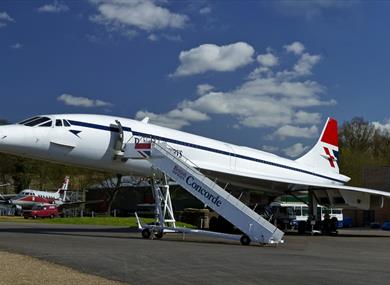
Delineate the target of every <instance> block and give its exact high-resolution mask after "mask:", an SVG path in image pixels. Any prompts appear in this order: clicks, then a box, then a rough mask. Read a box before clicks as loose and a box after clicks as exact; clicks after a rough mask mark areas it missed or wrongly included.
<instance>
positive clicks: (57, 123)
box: [56, 119, 62, 127]
mask: <svg viewBox="0 0 390 285" xmlns="http://www.w3.org/2000/svg"><path fill="white" fill-rule="evenodd" d="M56 127H62V121H61V120H58V119H57V120H56Z"/></svg>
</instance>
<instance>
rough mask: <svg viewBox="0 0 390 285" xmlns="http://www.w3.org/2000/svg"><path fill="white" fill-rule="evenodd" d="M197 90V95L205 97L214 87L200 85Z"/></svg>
mask: <svg viewBox="0 0 390 285" xmlns="http://www.w3.org/2000/svg"><path fill="white" fill-rule="evenodd" d="M196 89H197V90H196V93H198V94H199V95H204V94H206V93H208V92H210V91H211V90H213V89H214V86H213V85H210V84H199V85H198V86H196Z"/></svg>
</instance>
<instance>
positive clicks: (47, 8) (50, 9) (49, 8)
mask: <svg viewBox="0 0 390 285" xmlns="http://www.w3.org/2000/svg"><path fill="white" fill-rule="evenodd" d="M66 11H69V7H68V6H67V5H65V4H63V3H60V2H58V1H54V2H53V4H45V5H43V6H41V7H39V8H38V12H41V13H61V12H66Z"/></svg>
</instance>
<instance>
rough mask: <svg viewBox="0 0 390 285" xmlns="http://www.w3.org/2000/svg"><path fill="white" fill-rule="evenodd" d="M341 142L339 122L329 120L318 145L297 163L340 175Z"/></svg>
mask: <svg viewBox="0 0 390 285" xmlns="http://www.w3.org/2000/svg"><path fill="white" fill-rule="evenodd" d="M338 158H339V140H338V129H337V121H336V120H335V119H333V118H328V120H327V121H326V124H325V127H324V129H323V130H322V133H321V136H320V139H319V140H318V142H317V143H316V145H315V146H314V147H313V148H312V149H311V150H310V151H309V152H308V153H306V154H305V155H304V156H302V157H300V158H298V159H297V160H296V161H297V162H300V163H303V164H306V165H310V166H313V167H316V168H319V169H323V170H326V171H332V172H335V173H339V165H338Z"/></svg>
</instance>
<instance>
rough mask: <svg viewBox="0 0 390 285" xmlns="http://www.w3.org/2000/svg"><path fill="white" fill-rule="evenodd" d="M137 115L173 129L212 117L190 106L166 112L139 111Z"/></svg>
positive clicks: (138, 117) (137, 117) (139, 117)
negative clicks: (189, 107)
mask: <svg viewBox="0 0 390 285" xmlns="http://www.w3.org/2000/svg"><path fill="white" fill-rule="evenodd" d="M135 117H136V119H143V118H145V117H149V119H150V121H151V122H153V123H154V124H156V125H159V126H163V127H168V128H173V129H181V128H183V127H185V126H188V125H189V124H190V122H200V121H206V120H209V119H210V118H209V116H207V115H206V114H204V113H201V112H199V111H196V110H191V109H188V108H184V109H181V110H178V109H175V110H172V111H170V112H168V113H166V114H155V113H152V112H148V111H138V112H137V114H136V115H135Z"/></svg>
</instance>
